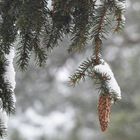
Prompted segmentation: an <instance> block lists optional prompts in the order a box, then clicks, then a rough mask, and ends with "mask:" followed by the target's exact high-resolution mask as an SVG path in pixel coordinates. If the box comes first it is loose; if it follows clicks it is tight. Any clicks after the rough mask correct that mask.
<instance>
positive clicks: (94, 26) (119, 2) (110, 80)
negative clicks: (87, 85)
mask: <svg viewBox="0 0 140 140" xmlns="http://www.w3.org/2000/svg"><path fill="white" fill-rule="evenodd" d="M48 2H49V1H48V0H1V1H0V77H1V78H0V92H1V93H0V98H1V110H2V111H4V112H6V113H7V114H8V115H10V114H11V113H13V112H14V111H15V100H14V97H13V89H14V88H13V87H12V85H11V82H10V81H8V80H6V79H5V75H6V66H8V62H7V57H6V55H10V52H11V49H12V47H13V44H14V42H15V41H18V46H16V47H15V50H16V58H17V65H18V66H19V69H21V70H26V69H27V67H28V65H29V61H30V58H31V56H32V55H33V56H35V58H34V59H35V61H36V62H37V64H38V65H39V66H42V65H43V64H44V63H45V62H46V59H47V56H48V54H49V53H50V52H51V51H52V50H53V48H54V47H57V46H58V42H59V41H61V40H62V39H63V38H64V37H65V35H69V36H70V37H71V45H70V46H69V48H68V52H70V53H72V52H77V51H82V50H83V48H85V46H86V45H87V44H88V42H91V41H92V44H93V45H92V46H91V47H92V48H93V53H92V55H91V56H89V58H88V59H87V60H85V61H84V62H82V64H81V65H80V66H79V68H78V69H77V70H76V72H75V73H74V74H73V75H72V76H71V77H70V82H71V84H72V85H74V86H75V85H76V84H77V83H79V82H80V81H81V80H82V79H85V78H86V77H89V78H92V79H93V80H95V84H97V85H98V87H99V93H100V99H99V105H98V110H99V121H100V124H101V129H102V131H105V130H106V128H107V126H108V122H109V114H110V109H111V102H112V101H113V102H114V101H116V100H118V99H120V98H121V95H120V88H119V86H118V84H117V82H116V80H115V78H114V75H113V72H112V71H111V69H110V67H109V65H108V64H107V63H106V62H105V61H104V60H103V57H102V55H101V50H102V47H103V40H104V39H106V38H108V36H109V33H111V32H119V31H121V30H122V29H123V27H124V23H125V18H124V12H125V0H52V8H49V7H48ZM11 59H13V58H11ZM3 126H4V125H3V122H2V121H1V119H0V136H3V135H4V134H5V127H3Z"/></svg>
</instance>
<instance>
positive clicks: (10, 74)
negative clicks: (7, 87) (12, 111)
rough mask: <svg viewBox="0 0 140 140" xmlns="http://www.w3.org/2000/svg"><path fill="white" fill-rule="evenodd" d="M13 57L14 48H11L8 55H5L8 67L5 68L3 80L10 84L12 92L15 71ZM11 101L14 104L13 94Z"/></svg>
mask: <svg viewBox="0 0 140 140" xmlns="http://www.w3.org/2000/svg"><path fill="white" fill-rule="evenodd" d="M14 55H15V53H14V48H11V49H10V53H9V54H8V55H5V57H6V59H7V62H8V65H7V66H6V73H5V80H6V81H8V82H9V83H10V84H11V86H12V90H13V92H14V89H15V86H16V82H15V70H14V65H13V60H14ZM13 100H14V102H16V97H15V94H13Z"/></svg>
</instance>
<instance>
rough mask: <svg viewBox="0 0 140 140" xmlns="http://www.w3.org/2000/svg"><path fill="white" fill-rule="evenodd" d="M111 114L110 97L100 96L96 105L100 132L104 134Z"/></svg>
mask: <svg viewBox="0 0 140 140" xmlns="http://www.w3.org/2000/svg"><path fill="white" fill-rule="evenodd" d="M110 113H111V98H110V95H100V97H99V103H98V115H99V122H100V126H101V130H102V131H103V132H104V131H106V130H107V128H108V124H109V121H110Z"/></svg>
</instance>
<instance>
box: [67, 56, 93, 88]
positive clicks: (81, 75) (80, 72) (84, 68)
mask: <svg viewBox="0 0 140 140" xmlns="http://www.w3.org/2000/svg"><path fill="white" fill-rule="evenodd" d="M94 65H95V61H94V59H93V58H90V59H87V60H85V61H84V62H83V63H82V64H81V65H80V66H79V68H78V69H77V70H76V72H75V73H74V74H73V75H72V76H71V77H70V84H71V85H72V86H75V85H76V84H78V83H79V82H80V80H85V77H86V76H87V75H88V73H87V72H88V69H89V68H90V67H93V66H94Z"/></svg>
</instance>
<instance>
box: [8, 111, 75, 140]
mask: <svg viewBox="0 0 140 140" xmlns="http://www.w3.org/2000/svg"><path fill="white" fill-rule="evenodd" d="M74 118H75V112H74V110H73V109H72V108H67V109H66V110H65V111H64V112H60V111H53V112H51V113H50V114H48V115H44V116H42V115H40V114H39V113H37V112H36V111H35V110H33V108H28V109H27V111H26V112H24V113H22V115H19V116H17V117H16V118H13V120H12V121H10V123H11V124H10V126H12V128H11V129H17V128H18V131H19V133H20V135H21V136H23V138H24V139H27V140H37V139H39V137H41V136H42V135H44V136H47V137H48V138H50V139H51V138H52V139H53V138H55V137H56V136H58V135H61V134H65V135H66V136H67V134H68V133H69V132H70V131H71V130H72V129H73V127H74V124H75V123H74ZM19 126H20V127H19ZM25 134H26V135H25Z"/></svg>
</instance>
